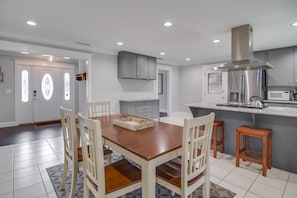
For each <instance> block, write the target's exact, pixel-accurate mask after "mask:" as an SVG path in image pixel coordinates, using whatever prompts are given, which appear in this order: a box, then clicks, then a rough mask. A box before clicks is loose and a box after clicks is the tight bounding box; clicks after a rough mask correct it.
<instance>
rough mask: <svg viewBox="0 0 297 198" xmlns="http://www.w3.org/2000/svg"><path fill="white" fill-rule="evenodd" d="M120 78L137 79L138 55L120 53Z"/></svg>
mask: <svg viewBox="0 0 297 198" xmlns="http://www.w3.org/2000/svg"><path fill="white" fill-rule="evenodd" d="M118 77H119V78H136V77H137V62H136V54H134V53H129V52H119V54H118Z"/></svg>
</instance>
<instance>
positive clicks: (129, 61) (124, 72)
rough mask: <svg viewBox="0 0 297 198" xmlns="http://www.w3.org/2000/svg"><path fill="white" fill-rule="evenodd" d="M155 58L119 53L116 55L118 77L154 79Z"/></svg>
mask: <svg viewBox="0 0 297 198" xmlns="http://www.w3.org/2000/svg"><path fill="white" fill-rule="evenodd" d="M156 70H157V64H156V58H155V57H149V56H145V55H141V54H135V53H130V52H124V51H121V52H119V54H118V77H119V78H130V79H144V80H155V79H156Z"/></svg>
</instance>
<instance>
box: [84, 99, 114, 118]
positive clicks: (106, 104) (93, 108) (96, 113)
mask: <svg viewBox="0 0 297 198" xmlns="http://www.w3.org/2000/svg"><path fill="white" fill-rule="evenodd" d="M110 105H111V102H110V101H101V102H87V112H88V117H89V118H96V117H101V116H108V115H110Z"/></svg>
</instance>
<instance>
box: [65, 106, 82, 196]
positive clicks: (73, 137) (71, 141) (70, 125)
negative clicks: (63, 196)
mask: <svg viewBox="0 0 297 198" xmlns="http://www.w3.org/2000/svg"><path fill="white" fill-rule="evenodd" d="M60 115H61V123H62V131H63V140H64V170H63V179H62V183H61V190H64V189H65V183H66V178H67V172H68V171H67V170H68V165H71V166H72V179H71V188H70V197H74V194H75V188H76V181H77V172H78V170H79V166H81V167H83V164H82V149H81V147H78V134H77V133H78V132H77V128H76V123H75V117H74V113H73V111H72V110H71V109H65V108H63V107H60Z"/></svg>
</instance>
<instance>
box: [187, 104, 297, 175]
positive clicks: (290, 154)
mask: <svg viewBox="0 0 297 198" xmlns="http://www.w3.org/2000/svg"><path fill="white" fill-rule="evenodd" d="M185 106H187V107H189V108H190V110H191V112H192V114H193V116H194V117H197V116H202V115H206V114H208V113H210V112H214V113H215V114H216V118H215V119H216V120H222V121H224V122H225V132H224V133H225V135H224V136H225V137H224V148H225V153H228V154H231V155H235V147H236V141H235V138H236V132H235V131H236V128H237V127H238V126H241V125H248V126H254V127H259V128H270V129H272V166H273V167H275V168H280V169H282V170H287V171H290V172H293V173H297V157H296V152H297V144H296V141H297V108H295V107H273V106H270V107H267V108H264V109H254V108H242V107H226V106H217V105H216V104H207V103H192V104H186V105H185ZM247 145H248V148H249V149H253V150H255V151H261V145H262V143H261V140H260V139H254V138H250V139H249V140H248V142H247ZM234 163H235V162H234Z"/></svg>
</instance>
